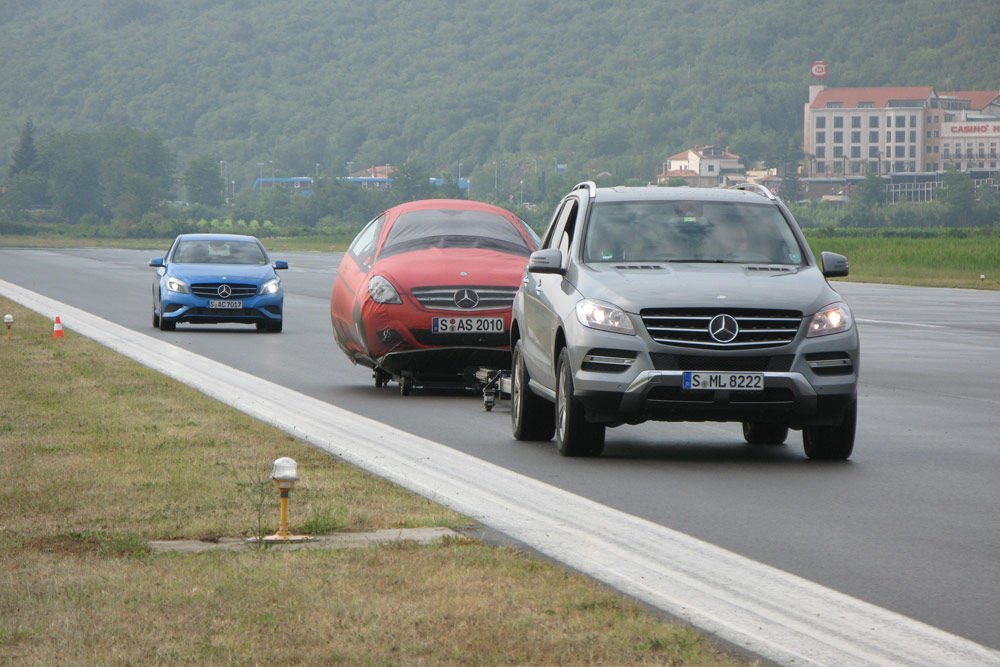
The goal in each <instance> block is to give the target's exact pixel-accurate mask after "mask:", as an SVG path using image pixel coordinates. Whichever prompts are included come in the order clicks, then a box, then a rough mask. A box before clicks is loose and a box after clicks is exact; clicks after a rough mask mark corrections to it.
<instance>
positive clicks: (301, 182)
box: [253, 176, 313, 195]
mask: <svg viewBox="0 0 1000 667" xmlns="http://www.w3.org/2000/svg"><path fill="white" fill-rule="evenodd" d="M253 187H254V189H257V190H264V189H267V188H281V189H284V190H292V191H294V192H295V193H296V194H300V195H311V194H312V188H313V179H312V176H291V177H287V178H255V179H254V182H253Z"/></svg>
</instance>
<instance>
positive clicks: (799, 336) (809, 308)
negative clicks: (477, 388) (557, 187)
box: [510, 182, 860, 460]
mask: <svg viewBox="0 0 1000 667" xmlns="http://www.w3.org/2000/svg"><path fill="white" fill-rule="evenodd" d="M846 275H847V259H846V258H845V257H843V256H842V255H837V254H835V253H829V252H824V253H822V266H817V264H816V262H815V261H814V259H813V256H812V253H811V252H810V250H809V246H808V244H807V243H806V240H805V238H804V237H803V235H802V232H801V230H800V229H799V227H798V225H797V224H796V222H795V220H794V219H793V217H792V214H791V213H790V212H789V211H788V209H787V208H786V207H785V205H784V204H783V203H782V201H781V200H780V199H778V198H777V197H776V196H774V195H773V194H771V193H770V192H769V191H768V190H767V189H766V188H764V187H761V186H755V185H746V186H740V187H738V188H668V187H640V188H628V187H614V188H598V187H597V186H596V185H595V184H594V183H592V182H586V183H580V184H579V185H577V186H576V187H575V188H574V189H573V190H572V191H571V192H570V193H569V194H568V195H566V197H564V198H563V200H562V202H561V203H560V204H559V207H558V208H557V209H556V211H555V214H554V216H553V218H552V221H551V222H550V223H549V228H548V230H547V231H546V233H545V237H544V239H543V242H542V245H541V249H540V250H538V251H536V252H535V253H533V254H532V255H531V257H530V259H529V261H528V265H527V268H526V269H525V273H524V280H523V282H522V285H521V287H520V289H519V290H518V292H517V295H516V297H515V299H514V305H513V320H512V322H511V349H512V355H513V358H512V372H511V387H510V389H511V408H512V409H511V415H512V416H511V420H512V427H513V432H514V437H515V438H516V439H518V440H550V439H551V438H552V436H553V434H555V436H556V440H557V441H558V445H559V451H560V453H562V454H563V455H566V456H597V455H599V454H601V452H602V451H603V449H604V434H605V429H606V428H607V427H613V426H619V425H621V424H638V423H641V422H644V421H647V420H663V421H730V422H742V423H743V436H744V438H745V439H746V441H747V442H748V443H750V444H754V445H772V444H781V443H783V442H784V441H785V439H786V437H787V436H788V430H789V429H790V428H792V429H801V430H802V436H803V437H802V440H803V443H804V446H805V453H806V455H807V456H808V457H809V458H812V459H837V460H843V459H847V458H848V457H849V456H850V455H851V452H852V450H853V448H854V432H855V424H856V421H857V384H858V370H859V363H860V353H859V343H858V333H857V327H856V326H855V325H854V319H853V317H852V316H851V311H850V308H849V307H848V306H847V304H846V303H845V302H844V300H843V298H841V296H840V295H839V294H838V293H837V292H836V291H834V290H833V288H832V287H830V285H829V283H828V282H827V280H826V279H827V278H829V277H835V276H846Z"/></svg>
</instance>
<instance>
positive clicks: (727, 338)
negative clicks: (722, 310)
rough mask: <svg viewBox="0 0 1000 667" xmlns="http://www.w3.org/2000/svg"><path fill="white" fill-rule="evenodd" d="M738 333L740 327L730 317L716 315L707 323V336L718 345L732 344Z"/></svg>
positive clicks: (734, 319) (733, 318)
mask: <svg viewBox="0 0 1000 667" xmlns="http://www.w3.org/2000/svg"><path fill="white" fill-rule="evenodd" d="M739 333H740V325H739V324H737V322H736V318H735V317H733V316H732V315H716V316H715V317H713V318H712V321H711V322H709V323H708V334H709V335H710V336H711V337H712V338H714V339H715V340H717V341H718V342H720V343H732V342H733V341H734V340H736V336H738V335H739Z"/></svg>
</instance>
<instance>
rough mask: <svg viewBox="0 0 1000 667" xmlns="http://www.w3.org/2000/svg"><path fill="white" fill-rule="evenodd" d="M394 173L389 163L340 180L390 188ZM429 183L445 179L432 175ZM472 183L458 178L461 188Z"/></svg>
mask: <svg viewBox="0 0 1000 667" xmlns="http://www.w3.org/2000/svg"><path fill="white" fill-rule="evenodd" d="M394 173H396V168H395V167H393V166H392V165H389V164H387V165H379V166H376V167H368V168H366V169H361V170H359V171H354V172H351V174H350V175H349V176H347V177H346V178H341V179H338V180H340V181H344V182H347V183H355V184H357V185H360V186H361V187H362V188H372V189H378V190H390V189H392V174H394ZM428 183H429V184H430V185H433V186H435V187H440V186H442V185H444V184H445V180H444V179H443V178H434V177H431V178H429V179H428ZM471 184H472V183H471V181H470V180H469V179H468V178H460V179H458V188H459V189H460V190H468V189H469V187H470V186H471Z"/></svg>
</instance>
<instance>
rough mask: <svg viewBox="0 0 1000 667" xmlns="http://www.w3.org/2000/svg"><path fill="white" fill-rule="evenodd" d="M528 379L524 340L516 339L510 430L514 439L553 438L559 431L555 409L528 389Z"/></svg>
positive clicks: (512, 367) (512, 369)
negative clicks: (522, 346) (523, 351)
mask: <svg viewBox="0 0 1000 667" xmlns="http://www.w3.org/2000/svg"><path fill="white" fill-rule="evenodd" d="M528 380H530V377H529V376H528V369H527V368H526V367H525V365H524V355H523V354H522V350H521V341H517V342H516V343H514V349H513V351H512V352H511V377H510V425H511V431H512V432H513V434H514V439H515V440H542V441H544V440H551V439H552V435H553V434H554V433H555V431H556V415H555V410H554V409H553V407H552V404H551V403H549V402H548V401H546V400H545V399H544V398H542V397H541V396H538V395H536V394H535V393H534V392H533V391H531V390H530V389H528Z"/></svg>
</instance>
